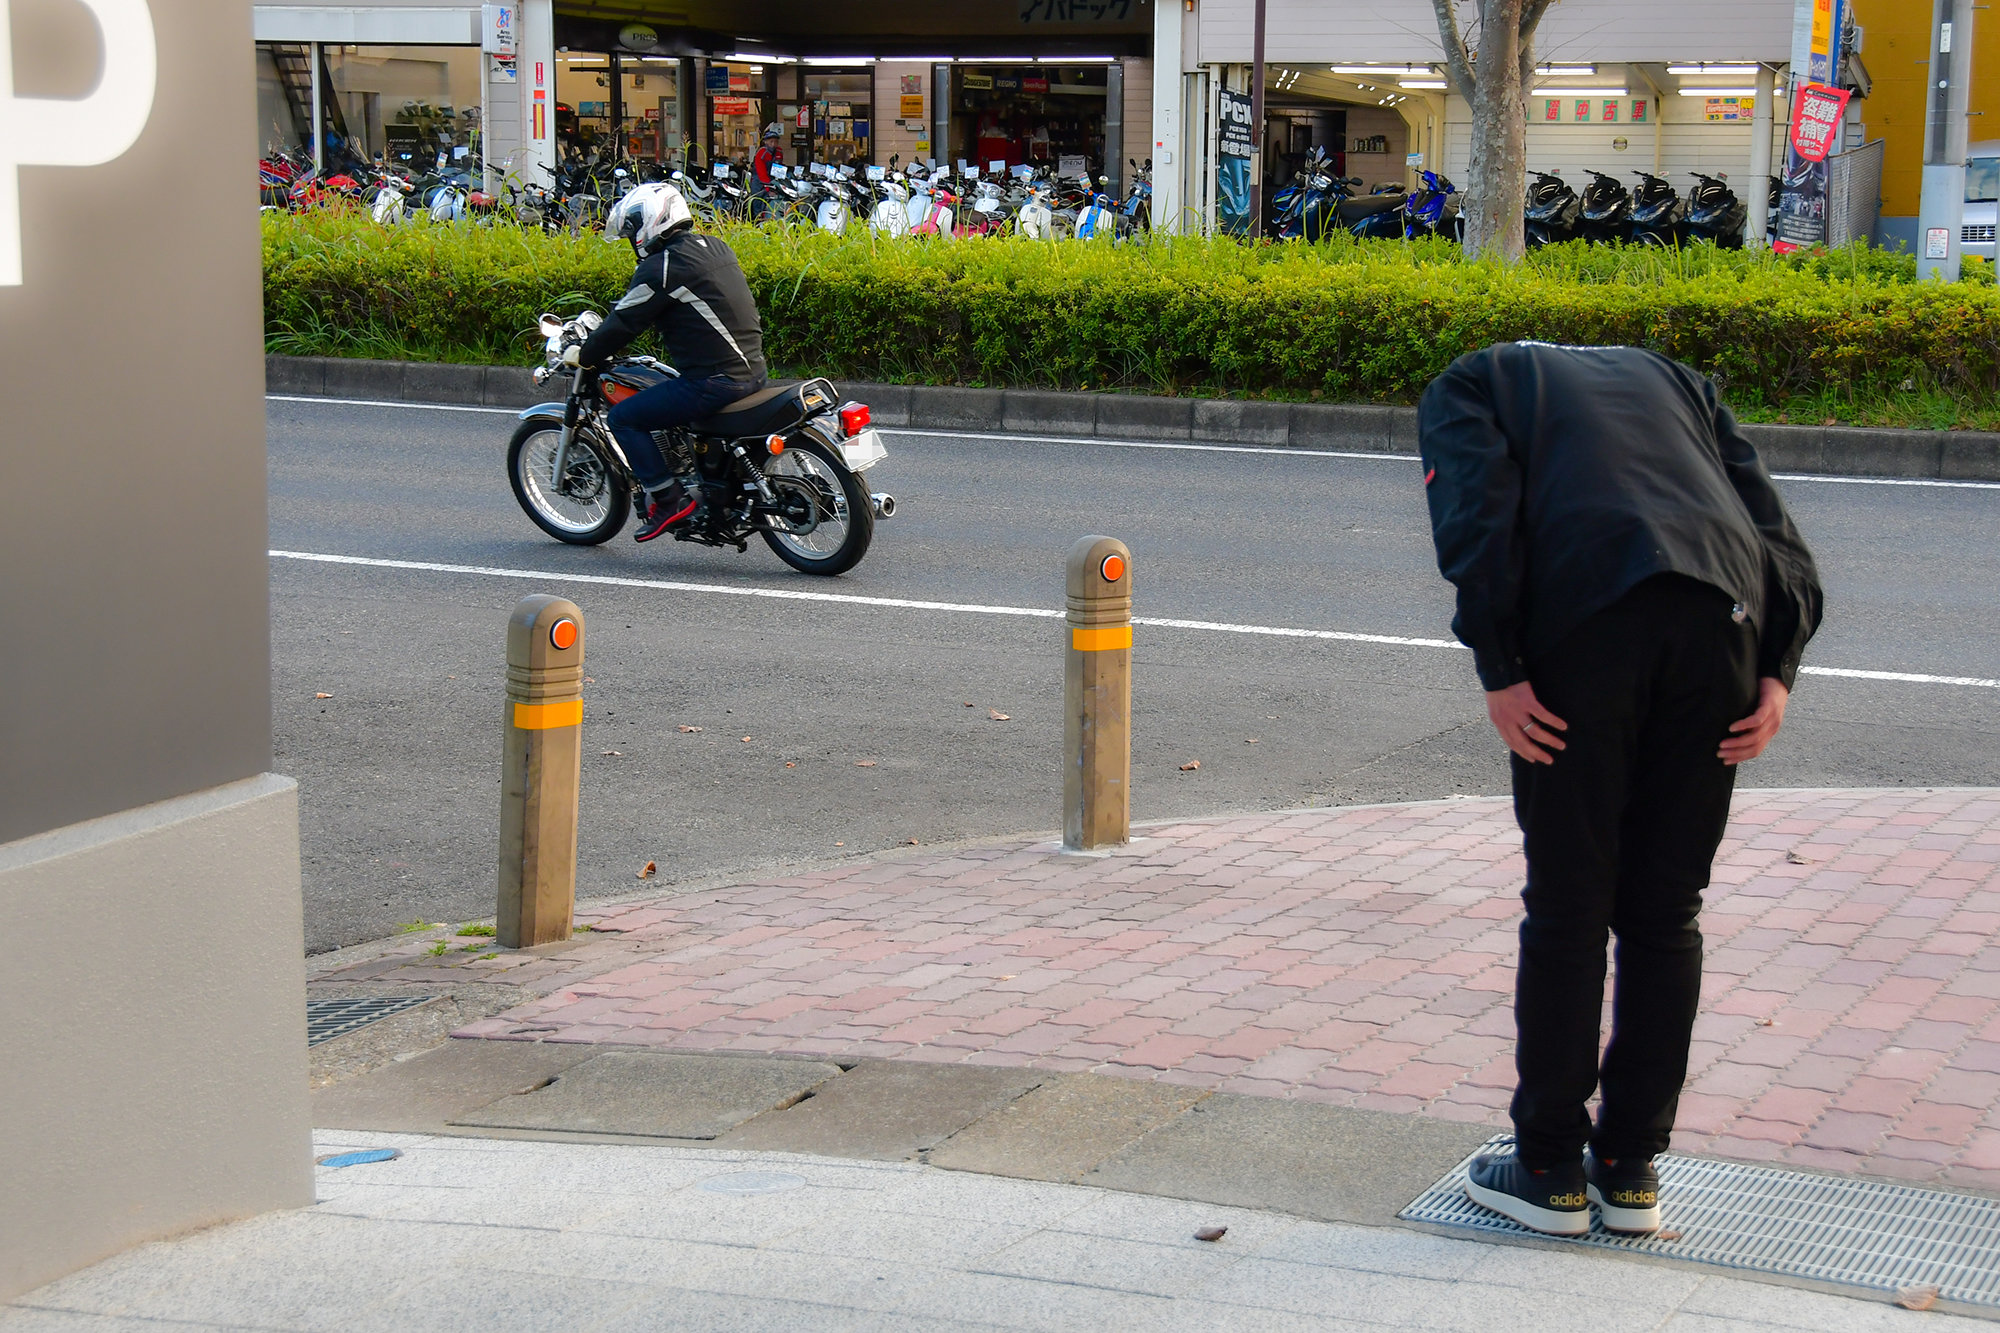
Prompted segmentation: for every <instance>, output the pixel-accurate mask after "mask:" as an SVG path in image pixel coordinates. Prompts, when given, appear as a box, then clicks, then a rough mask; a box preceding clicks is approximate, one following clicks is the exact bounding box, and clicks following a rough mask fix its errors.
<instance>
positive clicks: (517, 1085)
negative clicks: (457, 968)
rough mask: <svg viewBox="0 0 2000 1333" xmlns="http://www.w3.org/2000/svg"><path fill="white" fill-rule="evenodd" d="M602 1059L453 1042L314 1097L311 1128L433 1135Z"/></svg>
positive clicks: (580, 1051)
mask: <svg viewBox="0 0 2000 1333" xmlns="http://www.w3.org/2000/svg"><path fill="white" fill-rule="evenodd" d="M599 1054H601V1052H599V1051H598V1050H597V1049H595V1048H594V1047H590V1046H559V1045H553V1044H543V1043H532V1044H531V1043H527V1042H511V1041H478V1042H472V1041H454V1042H447V1043H445V1044H444V1045H442V1046H439V1047H436V1048H435V1049H432V1050H428V1051H422V1052H420V1053H418V1054H416V1055H414V1056H412V1057H411V1058H409V1059H406V1060H395V1061H393V1062H391V1063H389V1064H385V1065H383V1066H382V1067H380V1068H379V1069H376V1070H374V1071H372V1072H371V1073H368V1074H366V1075H364V1076H362V1077H358V1078H349V1079H346V1080H344V1081H342V1082H339V1083H335V1084H332V1085H331V1086H328V1087H323V1088H317V1089H315V1090H314V1092H313V1100H312V1118H313V1124H315V1125H320V1126H324V1127H326V1128H329V1129H346V1128H353V1129H378V1130H398V1131H405V1132H410V1133H434V1132H437V1131H440V1130H442V1129H444V1127H445V1126H446V1125H448V1124H450V1123H451V1122H452V1121H454V1120H457V1119H458V1118H460V1117H461V1116H466V1115H471V1114H473V1113H475V1112H477V1111H479V1110H480V1109H482V1108H484V1107H487V1106H490V1105H492V1104H493V1103H494V1102H497V1101H499V1100H500V1099H501V1098H502V1097H507V1096H511V1095H513V1094H515V1093H525V1092H528V1091H530V1090H532V1089H534V1088H538V1087H540V1086H542V1085H543V1084H545V1083H547V1082H548V1081H549V1080H550V1079H552V1078H554V1077H555V1076H556V1075H558V1074H561V1073H563V1072H565V1071H567V1070H569V1069H572V1068H574V1067H576V1066H577V1065H580V1064H582V1063H583V1062H584V1061H586V1060H589V1059H593V1058H594V1057H596V1056H597V1055H599Z"/></svg>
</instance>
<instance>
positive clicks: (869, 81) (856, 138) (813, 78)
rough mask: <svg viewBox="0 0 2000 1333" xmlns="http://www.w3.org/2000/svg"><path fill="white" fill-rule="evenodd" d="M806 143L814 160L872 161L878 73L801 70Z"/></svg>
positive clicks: (796, 118)
mask: <svg viewBox="0 0 2000 1333" xmlns="http://www.w3.org/2000/svg"><path fill="white" fill-rule="evenodd" d="M799 78H800V89H801V105H800V107H799V111H800V112H802V113H803V115H802V116H801V115H795V117H794V120H795V123H796V121H797V120H798V119H803V120H804V121H805V122H806V124H805V126H804V127H803V128H804V129H805V131H806V146H807V148H808V149H809V151H810V152H811V154H812V160H813V161H815V162H831V163H834V164H835V165H839V164H840V163H844V162H869V161H872V160H873V143H872V136H873V133H874V129H875V74H874V71H872V70H868V69H860V70H843V71H835V70H827V71H818V70H815V71H811V72H806V73H801V74H800V76H799Z"/></svg>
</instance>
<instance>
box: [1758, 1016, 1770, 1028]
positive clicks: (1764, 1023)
mask: <svg viewBox="0 0 2000 1333" xmlns="http://www.w3.org/2000/svg"><path fill="white" fill-rule="evenodd" d="M1773 1021H1774V1020H1772V1019H1769V1018H1760V1019H1758V1020H1757V1026H1758V1027H1760V1028H1767V1027H1770V1026H1771V1024H1772V1022H1773Z"/></svg>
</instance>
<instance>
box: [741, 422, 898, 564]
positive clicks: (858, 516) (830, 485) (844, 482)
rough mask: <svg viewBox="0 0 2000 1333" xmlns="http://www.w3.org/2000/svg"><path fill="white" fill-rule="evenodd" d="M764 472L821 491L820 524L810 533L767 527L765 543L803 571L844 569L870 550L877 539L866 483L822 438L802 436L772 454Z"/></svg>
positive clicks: (771, 476)
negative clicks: (782, 451) (785, 447)
mask: <svg viewBox="0 0 2000 1333" xmlns="http://www.w3.org/2000/svg"><path fill="white" fill-rule="evenodd" d="M764 471H765V475H767V476H769V477H770V478H772V479H773V480H778V479H781V478H782V479H784V480H786V481H788V482H793V483H798V484H802V485H804V486H806V487H810V488H811V489H812V490H813V491H815V492H817V493H818V496H819V505H820V515H819V523H818V525H817V526H815V527H814V528H813V530H812V531H811V532H804V533H800V532H778V531H774V530H772V529H770V528H766V529H764V542H765V544H766V545H768V546H769V547H770V548H771V549H772V550H773V551H774V552H776V553H777V556H778V559H780V560H782V561H784V562H785V563H786V564H788V565H790V566H791V567H792V568H793V569H796V570H798V571H799V572H800V573H801V574H820V575H833V574H845V573H846V572H847V571H848V570H850V569H852V568H854V567H855V566H856V565H858V564H860V563H861V557H862V556H864V555H867V554H868V544H869V543H870V542H871V541H873V540H874V539H875V510H874V508H873V506H872V505H871V504H870V502H869V499H868V487H867V484H866V483H864V482H863V481H862V480H861V478H860V476H859V475H857V474H856V473H853V472H849V471H848V470H847V466H846V464H844V463H841V462H839V461H837V460H836V459H835V458H834V454H833V450H831V449H829V448H828V447H827V446H826V445H824V444H821V443H820V442H819V441H818V440H801V441H799V442H797V443H795V444H793V445H791V446H790V447H789V448H787V449H786V450H785V452H784V453H782V454H780V455H778V456H777V457H776V458H774V459H772V460H771V461H770V463H769V464H767V465H766V466H765V469H764Z"/></svg>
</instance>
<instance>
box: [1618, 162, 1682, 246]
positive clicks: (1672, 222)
mask: <svg viewBox="0 0 2000 1333" xmlns="http://www.w3.org/2000/svg"><path fill="white" fill-rule="evenodd" d="M1636 174H1637V176H1638V177H1639V192H1638V193H1637V194H1635V195H1633V196H1632V229H1631V237H1632V244H1634V245H1660V246H1671V245H1679V244H1680V243H1681V236H1682V232H1683V224H1684V223H1685V222H1686V219H1687V204H1686V203H1685V202H1684V201H1683V200H1682V199H1681V197H1680V195H1679V193H1678V192H1676V191H1675V189H1674V187H1673V186H1671V185H1669V184H1667V182H1666V181H1664V180H1662V179H1661V178H1660V177H1658V176H1655V175H1653V174H1652V173H1651V172H1648V171H1641V172H1638V173H1636Z"/></svg>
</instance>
